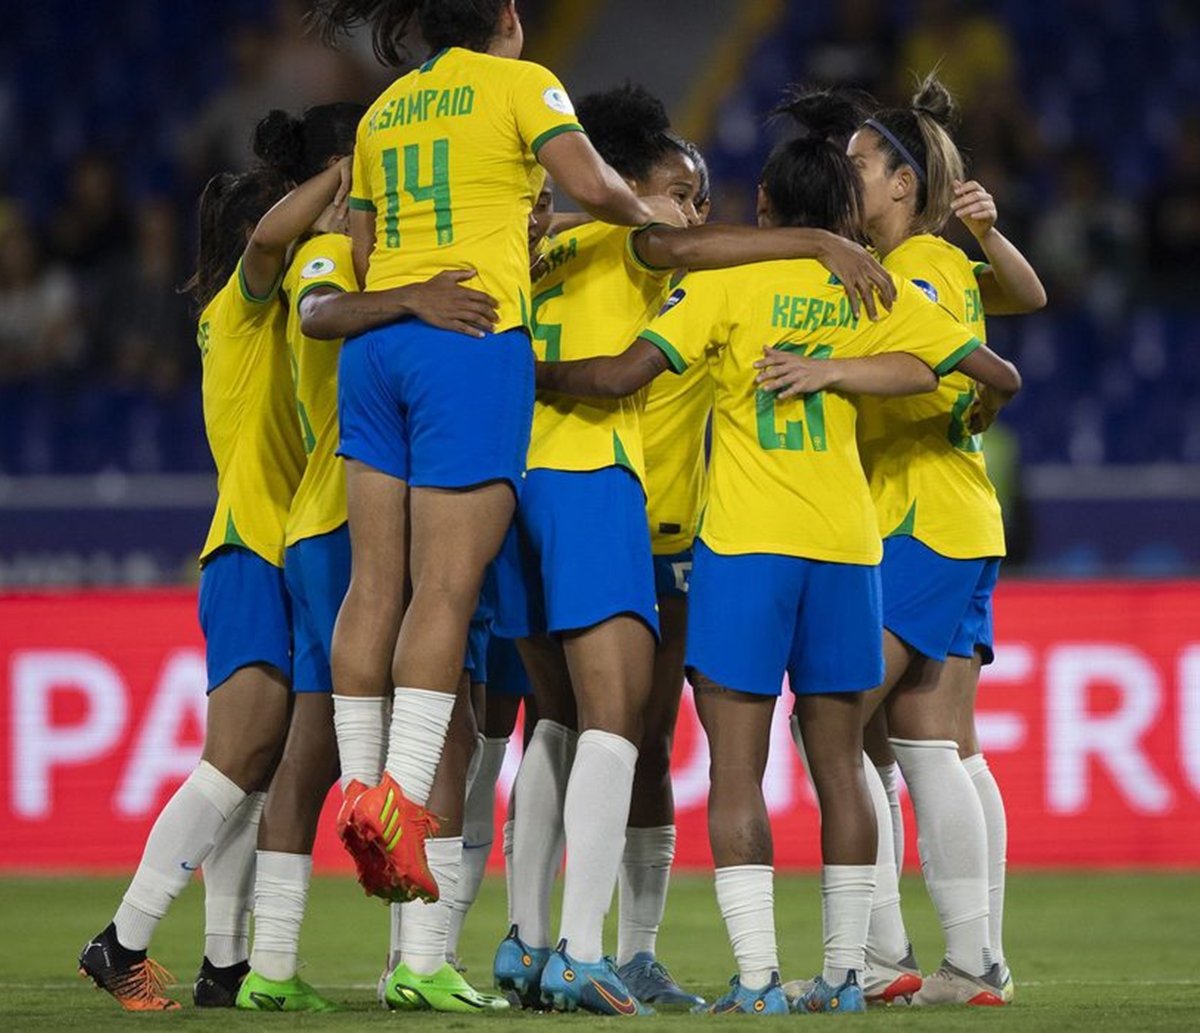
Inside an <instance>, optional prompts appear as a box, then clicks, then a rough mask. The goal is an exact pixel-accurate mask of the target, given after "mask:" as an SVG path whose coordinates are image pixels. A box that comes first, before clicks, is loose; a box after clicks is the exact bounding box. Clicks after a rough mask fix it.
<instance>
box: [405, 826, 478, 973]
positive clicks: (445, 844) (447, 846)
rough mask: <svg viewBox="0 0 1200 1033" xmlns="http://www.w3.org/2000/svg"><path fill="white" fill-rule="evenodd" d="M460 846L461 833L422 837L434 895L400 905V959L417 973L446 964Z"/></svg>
mask: <svg viewBox="0 0 1200 1033" xmlns="http://www.w3.org/2000/svg"><path fill="white" fill-rule="evenodd" d="M462 848H463V841H462V836H446V837H445V838H444V839H429V840H426V841H425V856H426V858H427V859H428V861H429V870H430V871H431V872H432V873H433V877H434V880H435V881H436V882H437V887H438V899H437V901H435V902H434V903H432V904H426V903H425V901H423V900H410V901H408V902H407V903H404V904H401V905H400V913H401V919H400V960H401V961H402V962H403V963H404V964H405V965H407V966H408V967H409V968H410V969H412V971H413V972H415V973H416V974H417V975H419V976H431V975H433V973H435V972H436V971H437V970H438V969H439V968H441V967H442V966H443V965H444V964H446V932H447V930H448V929H449V927H450V901H452V900H453V899H454V894H455V891H456V890H457V889H458V870H459V867H460V865H461V864H462Z"/></svg>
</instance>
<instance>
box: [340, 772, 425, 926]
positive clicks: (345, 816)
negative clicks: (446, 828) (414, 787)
mask: <svg viewBox="0 0 1200 1033" xmlns="http://www.w3.org/2000/svg"><path fill="white" fill-rule="evenodd" d="M337 827H338V835H339V836H340V837H341V840H342V843H343V844H344V845H345V847H346V849H347V850H348V851H349V853H350V856H351V857H353V858H354V864H355V867H356V868H357V869H358V881H359V882H360V883H361V884H362V887H363V889H364V890H366V891H367V893H368V894H370V895H372V896H376V897H383V898H384V899H385V900H391V901H395V902H400V903H403V902H404V901H406V900H424V901H425V902H426V903H429V904H432V903H434V901H436V900H437V899H438V887H437V880H436V879H434V877H433V873H432V872H431V871H430V870H429V863H428V861H427V860H426V858H425V840H426V839H428V838H429V837H430V836H432V835H434V834H435V833H436V832H437V830H438V822H437V819H436V818H435V817H434V816H433V815H432V814H430V813H429V812H428V811H427V810H426V809H425V808H424V807H420V806H418V805H417V804H415V803H413V802H412V801H411V800H409V799H408V797H406V796H405V795H404V793H403V791H402V790H401V789H400V786H399V784H398V783H397V782H396V780H395V779H394V778H392V776H391V775H389V774H388V773H387V772H386V771H385V772H384V773H383V779H382V781H380V783H379V785H377V786H372V787H371V788H369V789H368V788H364V787H363V785H362V783H361V782H357V781H354V782H351V783H350V785H348V786H347V787H346V796H345V799H344V800H343V801H342V807H341V810H340V811H339V812H338V821H337Z"/></svg>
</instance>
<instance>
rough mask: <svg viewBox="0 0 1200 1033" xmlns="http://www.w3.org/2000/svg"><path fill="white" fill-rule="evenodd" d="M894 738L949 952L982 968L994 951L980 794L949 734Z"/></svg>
mask: <svg viewBox="0 0 1200 1033" xmlns="http://www.w3.org/2000/svg"><path fill="white" fill-rule="evenodd" d="M891 742H892V749H894V750H895V751H896V758H897V760H899V761H900V769H901V771H903V772H904V781H905V782H907V783H908V792H909V795H910V796H911V797H912V802H913V810H914V811H915V812H916V815H917V849H918V851H919V852H920V854H921V868H922V870H923V871H924V873H925V885H926V886H927V887H928V889H929V896H930V898H931V899H932V900H933V906H934V908H935V909H936V910H937V913H938V918H939V919H940V921H941V924H942V932H943V933H945V936H946V960H947V961H949V962H950V964H951V965H954V966H955V967H956V968H959V969H961V970H962V971H964V972H966V973H967V974H968V975H972V976H981V975H983V974H984V973H985V972H986V971H987V970H988V969H989V968H990V967H991V964H992V959H991V947H990V942H989V938H988V870H987V869H988V865H987V850H988V843H987V829H986V828H985V826H984V822H983V807H982V805H981V804H980V802H979V794H978V793H977V792H976V791H975V787H974V786H973V785H972V784H971V776H970V775H968V774H967V769H966V768H965V767H963V762H962V761H961V760H960V759H959V756H958V744H957V743H955V742H954V741H953V740H949V739H946V740H939V739H928V740H914V739H893V740H892V741H891Z"/></svg>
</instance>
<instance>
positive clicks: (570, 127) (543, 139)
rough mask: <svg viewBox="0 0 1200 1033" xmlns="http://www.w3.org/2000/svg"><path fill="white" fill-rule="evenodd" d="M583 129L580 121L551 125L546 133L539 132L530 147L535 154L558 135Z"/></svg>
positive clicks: (579, 131)
mask: <svg viewBox="0 0 1200 1033" xmlns="http://www.w3.org/2000/svg"><path fill="white" fill-rule="evenodd" d="M583 131H584V129H583V126H581V125H580V124H579V123H578V122H564V123H563V124H562V125H558V126H551V127H550V128H549V129H547V130H546V131H545V132H544V133H539V134H538V135H537V136H536V137H535V138H534V141H533V143H531V144H530V145H529V149H530V150H531V151H533V153H534V154H537V152H538V151H540V150H541V149H542V148H543V147H545V146H546V144H547V143H549V142H550V141H551V140H553V139H554V138H555V137H556V136H561V135H562V134H563V133H582V132H583Z"/></svg>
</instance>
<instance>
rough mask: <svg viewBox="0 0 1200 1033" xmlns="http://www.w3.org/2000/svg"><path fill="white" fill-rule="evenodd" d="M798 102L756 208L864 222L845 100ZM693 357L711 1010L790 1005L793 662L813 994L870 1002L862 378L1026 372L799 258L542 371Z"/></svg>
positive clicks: (872, 833) (699, 295) (905, 386)
mask: <svg viewBox="0 0 1200 1033" xmlns="http://www.w3.org/2000/svg"><path fill="white" fill-rule="evenodd" d="M790 110H791V112H792V114H794V115H795V117H796V118H797V119H798V120H799V121H800V122H801V124H802V125H803V126H804V127H805V128H806V129H807V130H808V136H807V137H806V138H803V139H798V140H795V141H792V142H790V143H787V144H785V145H783V146H781V147H780V148H779V149H778V150H777V151H776V153H775V154H774V155H773V156H772V158H771V159H770V161H769V162H768V164H767V166H766V168H765V169H764V171H763V177H762V185H761V188H760V195H759V220H760V223H761V224H763V225H766V226H795V225H809V226H814V225H815V226H818V227H824V228H827V229H830V230H841V231H844V232H848V233H855V232H857V231H858V228H859V220H860V217H861V214H860V213H861V199H860V186H859V182H858V178H857V174H856V172H855V169H854V167H853V165H852V164H851V163H850V161H849V159H848V158H847V157H846V155H845V153H844V152H843V151H841V150H840V149H839V148H837V147H835V146H833V145H832V144H831V143H830V142H829V141H828V139H826V137H827V135H828V134H829V133H830V131H831V129H833V128H834V127H836V126H837V125H838V123H839V121H841V120H842V119H844V117H845V105H844V103H843V102H842V101H841V100H840V99H839V98H837V97H831V96H829V95H816V96H814V97H810V98H806V99H805V100H804V101H803V102H798V103H797V104H795V105H793V106H792V107H791V108H790ZM766 345H773V347H767V346H766ZM780 351H783V352H790V353H793V354H796V355H799V356H800V357H801V358H802V359H803V360H804V361H803V362H802V363H799V364H797V365H795V366H793V367H792V368H791V370H790V375H791V384H790V386H788V387H784V388H781V389H779V390H778V392H777V393H776V391H775V389H774V388H773V386H772V385H773V383H774V380H775V378H774V374H773V373H772V371H771V369H770V368H769V367H768V368H762V366H761V363H762V359H761V356H762V355H763V353H764V352H768V353H770V354H774V353H777V352H780ZM905 352H907V353H908V354H904V353H905ZM885 353H897V354H885ZM698 362H702V363H706V364H707V369H708V373H709V376H710V377H711V378H712V380H713V385H714V390H715V408H714V428H713V457H712V465H711V482H710V485H709V496H708V503H707V509H706V512H705V517H704V523H703V527H702V529H701V531H700V536H699V540H698V542H697V544H696V559H695V567H694V570H693V577H692V583H691V588H690V592H689V614H688V638H687V667H688V671H689V675H690V678H691V681H692V684H693V686H695V688H696V693H697V707H698V710H699V713H700V719H701V722H702V724H703V726H704V728H705V732H706V734H707V736H708V740H709V749H710V752H711V755H712V766H711V772H712V790H711V793H710V796H709V831H710V837H711V840H712V847H713V854H714V859H715V861H716V864H717V897H718V902H719V904H720V906H721V911H722V914H723V915H724V916H725V919H726V924H727V927H728V929H729V934H730V940H731V942H732V944H733V946H734V952H735V955H736V957H737V961H738V966H739V973H738V975H737V976H735V977H734V980H733V983H732V986H731V989H730V991H729V992H728V993H727V994H726V995H725V996H724V997H723V998H722V999H721V1000H720V1001H718V1002H717V1003H716V1004H715V1005H714V1006H713V1010H714V1011H718V1012H724V1011H746V1012H758V1013H762V1012H782V1011H786V1010H787V1007H788V1004H787V1001H786V998H785V997H784V995H783V991H782V988H781V987H780V984H779V976H778V958H777V951H776V947H775V937H774V923H773V907H772V870H771V867H770V865H771V832H770V824H769V822H768V820H767V814H766V806H765V802H764V800H763V796H762V784H761V783H762V775H763V770H764V768H765V763H766V755H767V749H768V745H769V739H770V722H771V714H772V711H773V709H774V700H775V697H776V696H777V695H778V694H779V691H780V682H781V679H782V676H783V674H784V673H785V672H786V673H787V674H788V676H789V679H790V683H791V687H792V691H793V692H794V693H795V694H796V695H797V703H798V708H799V712H800V719H801V724H802V728H803V735H804V741H805V744H806V745H807V748H808V757H809V763H810V767H811V772H812V776H813V780H814V782H815V785H816V789H817V794H818V798H819V800H820V803H821V814H822V831H821V836H822V853H823V857H824V862H825V868H824V871H823V875H822V883H823V889H822V895H823V898H824V915H825V968H824V971H823V973H822V975H821V976H820V977H818V979H817V980H815V981H814V986H813V987H812V989H811V990H810V992H809V993H808V994H807V995H806V996H805V997H804V998H803V999H802V1000H801V1002H800V1007H801V1008H802V1009H803V1010H811V1011H857V1010H862V1009H863V1008H865V1002H864V999H863V996H862V993H861V990H860V989H859V987H858V986H857V973H858V972H859V971H861V969H862V967H863V960H864V943H865V939H866V933H867V924H868V919H869V912H870V905H871V893H872V889H873V884H874V860H875V853H876V847H875V843H876V827H875V822H874V815H873V813H872V806H871V802H870V799H869V797H868V794H867V790H866V786H865V784H864V778H863V765H862V694H863V693H864V692H865V691H867V690H868V689H870V688H872V687H874V686H875V685H877V684H878V683H879V682H880V680H881V679H882V676H883V655H882V622H881V613H880V592H879V572H878V563H879V559H880V555H881V551H882V550H881V547H880V542H879V535H878V532H877V530H876V527H875V521H874V514H873V511H872V507H871V500H870V492H869V488H868V486H867V482H866V479H865V477H864V475H863V473H862V469H861V465H860V462H859V458H858V452H857V447H856V444H855V437H854V425H855V410H854V406H853V403H852V402H851V401H850V399H849V398H847V397H846V395H847V394H859V393H881V394H896V393H901V394H903V393H910V392H914V391H927V390H932V389H933V388H934V387H935V386H936V377H935V375H934V373H933V372H931V370H933V371H936V372H937V373H945V372H947V371H948V370H949V369H951V368H953V367H955V366H961V367H964V368H966V369H968V370H969V371H970V372H971V373H973V374H974V375H975V376H976V377H977V378H978V379H980V380H982V381H984V382H987V383H991V384H993V385H994V386H996V387H997V388H998V389H1001V390H1015V388H1016V387H1017V386H1018V380H1017V376H1016V371H1015V369H1014V368H1013V367H1012V366H1011V365H1010V364H1008V363H1005V362H1004V361H1003V360H1001V359H999V358H998V357H997V356H995V355H994V354H993V353H991V352H990V351H988V350H987V349H986V348H985V347H983V346H982V345H981V343H980V342H979V341H978V340H976V339H974V338H973V337H971V336H970V334H969V333H968V332H967V331H965V330H964V329H963V328H962V327H961V326H960V325H959V324H958V323H956V322H955V321H954V320H953V319H952V318H951V317H950V316H949V315H948V314H946V313H945V312H943V311H942V310H940V309H939V308H937V307H936V306H933V305H931V304H929V303H928V302H927V301H926V300H925V299H923V298H922V297H921V295H920V293H919V292H918V291H917V289H916V288H915V287H913V286H912V285H911V284H900V285H898V287H897V294H896V301H895V304H894V306H893V308H892V310H891V313H890V314H889V315H888V316H886V318H883V319H881V320H880V321H878V322H868V321H866V320H861V319H859V318H857V317H856V316H855V315H854V314H853V313H852V311H851V309H850V306H849V304H848V303H847V302H846V299H845V298H844V297H842V295H841V292H840V288H838V287H836V286H835V285H834V284H831V283H830V278H829V275H828V272H827V271H826V270H824V269H822V268H821V267H820V266H819V265H818V264H816V263H813V262H802V261H791V262H776V263H769V264H760V265H757V266H754V267H743V268H739V269H733V270H726V271H724V272H709V273H690V274H689V275H688V276H687V277H686V278H685V279H684V281H683V283H682V284H681V285H680V287H679V288H678V289H677V291H676V292H675V293H674V294H673V295H672V297H671V299H669V302H668V304H666V305H664V306H663V309H662V311H661V312H660V314H659V315H658V316H657V317H656V318H655V319H654V320H652V321H651V323H650V325H649V326H648V327H647V328H646V329H645V330H643V331H642V333H641V336H640V337H639V338H638V340H637V341H635V343H634V344H633V345H632V346H631V347H630V348H628V349H627V350H626V351H625V352H624V353H622V354H621V355H619V356H614V357H611V358H598V359H593V360H591V361H583V362H572V363H544V364H539V366H538V373H537V376H538V385H539V388H544V389H549V390H556V391H562V392H565V393H569V394H577V395H582V396H587V397H606V398H607V397H623V396H625V395H628V394H630V393H632V392H634V391H637V390H640V389H641V388H642V387H643V386H645V384H647V383H648V382H649V381H650V380H652V379H653V377H654V376H656V375H657V374H658V373H659V372H661V371H663V370H666V369H668V368H670V369H673V370H675V371H677V372H680V373H682V372H684V371H685V370H686V369H687V368H688V367H689V366H690V365H692V364H695V363H698ZM800 369H803V370H804V371H805V375H804V376H803V377H800V376H799V375H798V373H799V370H800ZM801 394H803V395H805V397H803V398H801V397H799V396H800V395H801Z"/></svg>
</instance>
